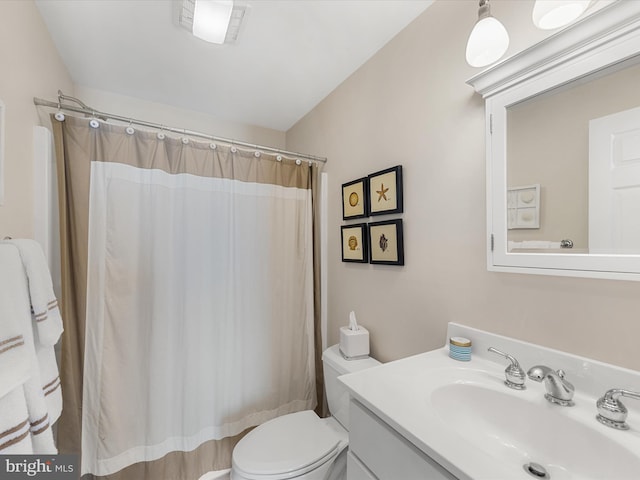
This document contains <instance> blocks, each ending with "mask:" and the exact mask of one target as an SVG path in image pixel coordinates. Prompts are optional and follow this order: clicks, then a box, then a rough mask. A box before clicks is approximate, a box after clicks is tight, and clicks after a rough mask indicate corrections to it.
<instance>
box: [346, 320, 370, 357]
mask: <svg viewBox="0 0 640 480" xmlns="http://www.w3.org/2000/svg"><path fill="white" fill-rule="evenodd" d="M340 352H341V353H342V356H343V357H345V358H346V359H347V360H357V359H358V358H363V357H367V356H368V355H369V330H367V329H366V328H364V327H361V326H358V330H351V329H350V328H349V327H340Z"/></svg>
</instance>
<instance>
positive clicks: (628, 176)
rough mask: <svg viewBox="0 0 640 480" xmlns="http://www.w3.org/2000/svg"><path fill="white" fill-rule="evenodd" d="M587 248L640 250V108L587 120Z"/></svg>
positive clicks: (625, 250) (617, 251) (631, 251)
mask: <svg viewBox="0 0 640 480" xmlns="http://www.w3.org/2000/svg"><path fill="white" fill-rule="evenodd" d="M589 251H590V253H617V254H638V253H640V107H638V108H632V109H630V110H625V111H622V112H618V113H614V114H612V115H607V116H605V117H600V118H597V119H594V120H591V122H589Z"/></svg>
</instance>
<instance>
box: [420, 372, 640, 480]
mask: <svg viewBox="0 0 640 480" xmlns="http://www.w3.org/2000/svg"><path fill="white" fill-rule="evenodd" d="M519 393H520V392H514V393H512V392H510V391H509V390H508V389H506V387H505V390H504V391H499V390H494V389H491V388H485V387H483V386H482V385H478V384H474V383H465V382H460V383H452V384H449V385H445V386H441V387H438V388H436V389H435V390H433V392H432V393H431V396H430V399H429V401H428V403H429V404H430V406H431V407H432V408H433V409H434V410H435V412H436V413H437V415H439V416H440V417H441V418H442V420H443V421H444V422H445V423H446V424H447V425H448V428H450V429H452V430H454V431H455V432H456V433H457V434H458V435H459V436H460V440H461V441H464V442H466V443H469V444H471V445H472V446H473V448H477V449H480V450H482V451H484V452H485V453H486V454H488V455H490V456H492V457H495V458H496V461H500V462H502V463H503V464H504V463H513V465H514V468H517V467H518V466H523V465H525V464H528V463H530V462H535V463H537V464H539V465H542V466H543V467H544V468H545V469H546V471H547V473H548V474H549V476H550V478H551V479H556V480H558V479H563V480H564V479H583V480H591V479H594V480H595V479H618V480H620V479H633V478H639V477H638V476H639V475H640V473H639V472H640V459H639V458H638V456H637V455H634V454H633V453H632V452H630V451H629V450H627V449H626V448H625V447H623V446H621V445H620V444H618V443H616V442H614V441H612V440H611V438H609V437H608V436H606V435H605V434H604V432H605V430H603V429H601V428H600V427H601V426H600V425H599V424H598V423H597V422H595V419H594V418H593V416H592V417H591V418H589V421H590V423H589V425H587V424H585V423H583V422H581V421H579V420H578V419H575V418H572V417H570V416H568V415H567V407H559V406H557V405H552V404H550V403H548V402H546V401H545V402H539V401H529V400H527V399H525V398H523V397H524V396H522V395H519ZM538 396H539V395H538ZM536 398H537V396H536ZM568 408H573V407H568ZM603 458H606V459H607V460H606V462H603ZM522 470H523V471H524V469H522ZM527 477H529V475H528V474H526V473H525V476H524V477H523V478H527ZM529 478H534V477H529Z"/></svg>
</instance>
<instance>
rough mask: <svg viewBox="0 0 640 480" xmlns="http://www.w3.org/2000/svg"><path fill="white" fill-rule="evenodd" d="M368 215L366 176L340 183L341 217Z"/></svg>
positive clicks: (350, 217)
mask: <svg viewBox="0 0 640 480" xmlns="http://www.w3.org/2000/svg"><path fill="white" fill-rule="evenodd" d="M368 216H369V182H368V178H367V177H362V178H359V179H357V180H353V181H351V182H347V183H343V184H342V219H343V220H351V219H355V218H365V217H368Z"/></svg>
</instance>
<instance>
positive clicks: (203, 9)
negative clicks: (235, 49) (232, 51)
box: [179, 0, 246, 44]
mask: <svg viewBox="0 0 640 480" xmlns="http://www.w3.org/2000/svg"><path fill="white" fill-rule="evenodd" d="M245 12H246V7H245V6H234V4H233V1H232V0H182V8H181V9H180V18H179V21H180V26H182V27H184V28H185V29H186V30H188V31H189V32H191V33H192V34H193V35H194V36H196V37H198V38H200V39H202V40H204V41H206V42H210V43H217V44H223V43H234V42H235V41H236V40H237V39H238V33H239V31H240V26H241V25H242V21H243V20H244V15H245Z"/></svg>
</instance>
